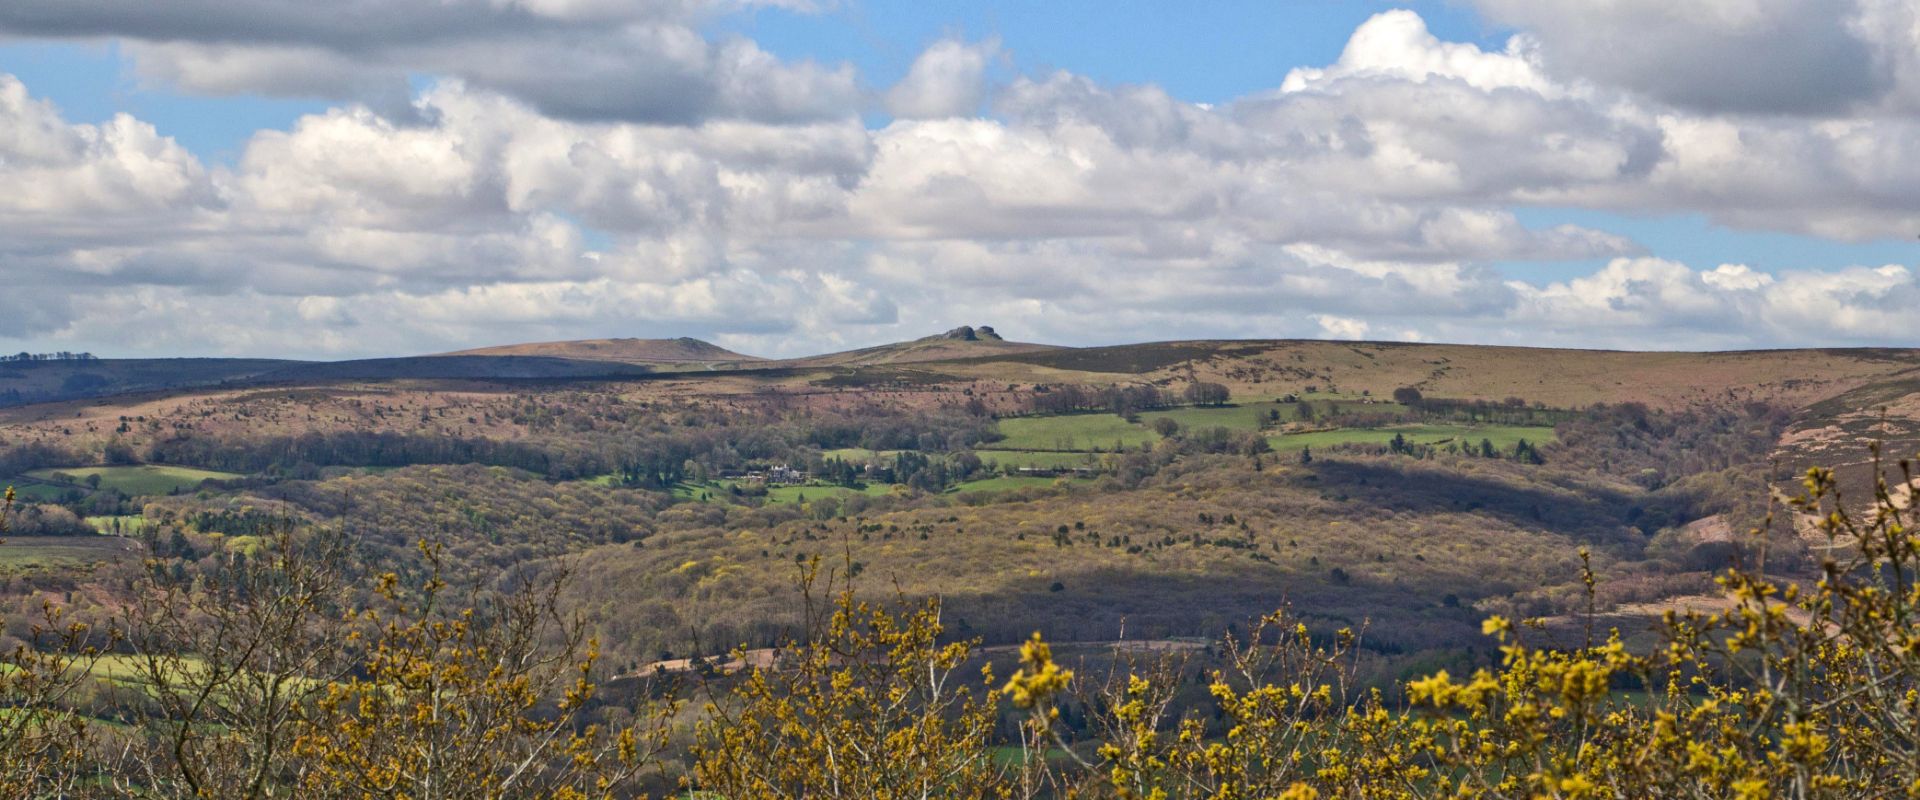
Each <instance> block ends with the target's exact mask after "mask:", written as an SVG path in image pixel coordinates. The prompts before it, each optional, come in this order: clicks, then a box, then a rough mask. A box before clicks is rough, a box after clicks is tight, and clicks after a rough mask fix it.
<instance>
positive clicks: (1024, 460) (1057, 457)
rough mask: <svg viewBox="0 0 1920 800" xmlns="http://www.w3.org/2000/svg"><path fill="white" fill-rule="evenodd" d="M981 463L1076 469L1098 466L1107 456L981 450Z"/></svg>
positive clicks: (978, 453) (979, 453) (977, 453)
mask: <svg viewBox="0 0 1920 800" xmlns="http://www.w3.org/2000/svg"><path fill="white" fill-rule="evenodd" d="M975 455H978V456H979V457H980V463H983V464H992V465H995V466H1010V467H1014V468H1016V469H1017V468H1020V467H1032V468H1034V469H1075V468H1078V467H1098V466H1100V465H1101V462H1102V460H1103V459H1104V458H1105V456H1102V455H1100V454H1097V453H1055V452H1051V451H1044V450H1042V451H1033V450H979V451H976V452H975Z"/></svg>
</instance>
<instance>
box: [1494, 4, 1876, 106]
mask: <svg viewBox="0 0 1920 800" xmlns="http://www.w3.org/2000/svg"><path fill="white" fill-rule="evenodd" d="M1474 1H1475V4H1476V5H1477V6H1479V7H1480V8H1481V9H1482V10H1483V11H1484V12H1485V13H1487V14H1488V15H1489V16H1490V17H1491V18H1492V19H1493V20H1494V21H1496V22H1499V23H1503V24H1507V25H1514V26H1518V27H1521V28H1524V29H1526V30H1527V31H1528V32H1529V35H1530V36H1533V37H1537V38H1538V39H1539V41H1540V47H1539V49H1538V53H1539V56H1540V59H1541V60H1542V62H1543V63H1544V64H1545V66H1546V67H1547V68H1549V69H1550V70H1551V71H1553V72H1554V74H1555V75H1556V76H1557V77H1560V78H1562V79H1564V80H1572V81H1592V82H1594V83H1598V84H1602V85H1607V86H1614V87H1619V88H1622V89H1626V90H1628V91H1632V92H1636V93H1639V94H1642V95H1645V96H1647V97H1649V98H1652V99H1654V100H1657V101H1660V102H1664V103H1670V104H1673V105H1676V106H1680V107H1684V108H1689V109H1698V110H1704V111H1708V112H1722V111H1734V112H1760V113H1775V112H1784V113H1828V112H1834V111H1843V110H1846V109H1848V108H1849V107H1852V106H1857V105H1863V104H1868V103H1871V102H1874V101H1875V100H1877V99H1878V98H1879V97H1880V96H1881V95H1882V94H1883V93H1884V92H1885V91H1886V90H1887V89H1888V88H1889V87H1890V86H1891V84H1892V79H1891V73H1890V72H1889V71H1888V70H1887V69H1886V68H1885V67H1886V64H1885V63H1884V61H1882V63H1876V58H1875V52H1874V51H1875V47H1874V45H1873V44H1872V43H1870V42H1869V41H1868V40H1869V39H1877V38H1878V37H1879V36H1880V35H1882V33H1883V32H1885V31H1886V28H1887V26H1886V24H1885V23H1884V22H1875V23H1867V21H1866V20H1863V19H1861V14H1862V7H1863V6H1878V7H1881V8H1888V7H1891V6H1894V5H1903V6H1905V7H1906V8H1908V9H1911V7H1912V4H1911V3H1910V2H1906V1H1905V0H1895V2H1880V1H1879V0H1874V1H1873V2H1856V0H1686V2H1672V0H1474ZM1863 23H1867V24H1863ZM1907 44H1909V45H1910V44H1911V40H1909V42H1907Z"/></svg>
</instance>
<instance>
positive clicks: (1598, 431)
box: [1554, 403, 1792, 489]
mask: <svg viewBox="0 0 1920 800" xmlns="http://www.w3.org/2000/svg"><path fill="white" fill-rule="evenodd" d="M1791 422H1792V411H1791V410H1790V409H1787V408H1783V407H1780V406H1773V405H1768V404H1764V403H1747V404H1744V405H1740V406H1735V407H1725V408H1722V407H1710V408H1691V409H1687V410H1684V411H1660V410H1657V409H1651V408H1648V407H1647V406H1645V405H1642V404H1640V403H1620V404H1615V405H1597V406H1593V407H1591V408H1589V409H1587V410H1586V411H1585V412H1583V413H1581V414H1579V415H1578V416H1575V417H1574V418H1572V419H1569V420H1566V421H1564V422H1561V423H1560V424H1559V425H1557V426H1555V428H1554V430H1555V432H1556V433H1557V434H1558V435H1559V439H1560V443H1559V444H1558V445H1556V447H1555V455H1556V457H1555V460H1556V461H1559V460H1562V458H1565V459H1570V460H1572V461H1574V462H1576V463H1579V464H1581V465H1583V466H1586V467H1588V468H1590V469H1598V470H1600V471H1603V472H1607V473H1610V474H1613V475H1619V476H1621V477H1624V478H1627V479H1629V480H1632V481H1634V482H1635V483H1638V484H1640V485H1641V486H1643V487H1646V488H1648V489H1658V488H1661V487H1663V486H1666V485H1668V484H1670V483H1672V482H1673V481H1675V480H1678V479H1679V478H1681V477H1684V476H1687V475H1693V474H1697V473H1707V472H1719V471H1721V470H1725V469H1729V468H1732V467H1740V466H1749V465H1757V464H1760V463H1763V462H1765V461H1766V459H1767V455H1768V454H1769V453H1771V452H1772V451H1773V447H1774V444H1775V442H1777V441H1779V439H1780V434H1781V433H1782V432H1784V431H1785V430H1786V429H1787V426H1788V425H1789V424H1790V423H1791Z"/></svg>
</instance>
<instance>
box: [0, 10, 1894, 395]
mask: <svg viewBox="0 0 1920 800" xmlns="http://www.w3.org/2000/svg"><path fill="white" fill-rule="evenodd" d="M960 5H961V4H948V3H895V2H887V3H876V2H870V0H837V1H836V0H811V1H810V0H766V2H756V1H755V0H336V2H330V3H315V2H311V0H172V1H171V2H165V3H153V2H145V1H144V0H61V2H11V3H4V4H0V349H4V350H21V349H25V350H34V351H46V350H59V349H66V350H92V351H94V352H96V353H101V354H103V355H112V356H163V355H273V356H297V357H315V358H344V357H355V356H374V355H393V354H403V353H416V352H437V351H444V350H449V349H457V348H464V347H474V346H481V345H491V344H500V343H507V342H515V341H530V340H552V339H567V338H597V337H612V336H637V337H661V336H681V335H688V336H697V337H702V338H706V339H709V340H712V341H715V342H717V343H720V344H722V345H725V346H728V347H733V348H736V349H739V350H743V351H746V352H750V353H755V354H761V355H770V356H784V355H798V354H804V353H811V352H820V351H825V350H833V349H841V348H845V347H851V346H860V345H867V344H874V343H878V342H883V341H892V340H898V339H903V338H912V337H916V336H920V335H924V334H927V333H931V332H936V331H939V330H944V329H946V328H950V327H953V326H955V325H960V324H991V325H994V326H996V327H998V328H999V329H1000V330H1001V331H1002V332H1003V333H1005V334H1008V335H1009V336H1010V337H1012V338H1018V339H1023V340H1031V341H1046V342H1056V343H1064V344H1105V343H1117V342H1130V341H1147V340H1164V339H1176V338H1199V337H1207V338H1268V337H1325V338H1365V339H1376V340H1415V341H1452V342H1475V343H1506V344H1538V345H1557V346H1577V347H1622V348H1645V349H1673V348H1689V349H1725V348H1749V347H1777V346H1807V345H1907V346H1913V345H1920V326H1917V325H1916V324H1915V323H1916V320H1920V314H1916V310H1917V309H1920V277H1916V273H1915V269H1916V267H1915V266H1914V264H1915V261H1916V258H1917V257H1920V240H1916V234H1920V0H1689V2H1685V3H1675V2H1673V1H1672V0H1470V1H1469V0H1455V1H1454V2H1432V3H1419V2H1416V3H1410V4H1403V5H1389V4H1385V3H1375V2H1368V1H1367V0H1297V1H1296V2H1272V1H1271V0H1258V1H1256V0H1248V1H1247V2H1209V3H1201V4H1192V3H1172V2H1167V3H1145V2H1141V3H1111V2H1101V1H1097V0H1071V1H1070V2H1069V1H1066V0H1061V1H1059V2H1047V3H1033V2H1029V0H1000V1H999V2H982V3H969V4H965V5H966V7H965V8H960V7H959V6H960ZM1192 6H1199V7H1200V8H1197V9H1196V8H1192Z"/></svg>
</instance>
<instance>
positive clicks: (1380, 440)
mask: <svg viewBox="0 0 1920 800" xmlns="http://www.w3.org/2000/svg"><path fill="white" fill-rule="evenodd" d="M1396 435H1398V436H1405V437H1406V438H1407V441H1409V442H1412V443H1414V444H1446V443H1447V442H1451V441H1457V442H1459V443H1460V444H1461V445H1463V446H1465V445H1478V444H1480V440H1482V439H1487V440H1491V441H1492V442H1493V446H1494V447H1498V448H1500V449H1502V450H1505V449H1509V448H1512V447H1513V446H1514V444H1515V443H1517V442H1519V441H1520V440H1521V439H1525V440H1527V441H1528V442H1532V443H1534V444H1546V443H1547V442H1551V441H1553V440H1554V436H1553V429H1552V428H1547V427H1532V426H1525V425H1396V426H1393V427H1388V428H1341V429H1339V430H1331V431H1314V432H1312V433H1293V434H1285V435H1281V436H1274V437H1270V438H1268V440H1267V441H1268V442H1270V443H1271V444H1272V445H1273V449H1275V450H1291V451H1297V450H1299V449H1300V448H1303V447H1329V446H1332V445H1341V444H1373V445H1384V444H1386V443H1388V442H1390V441H1393V437H1394V436H1396Z"/></svg>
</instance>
